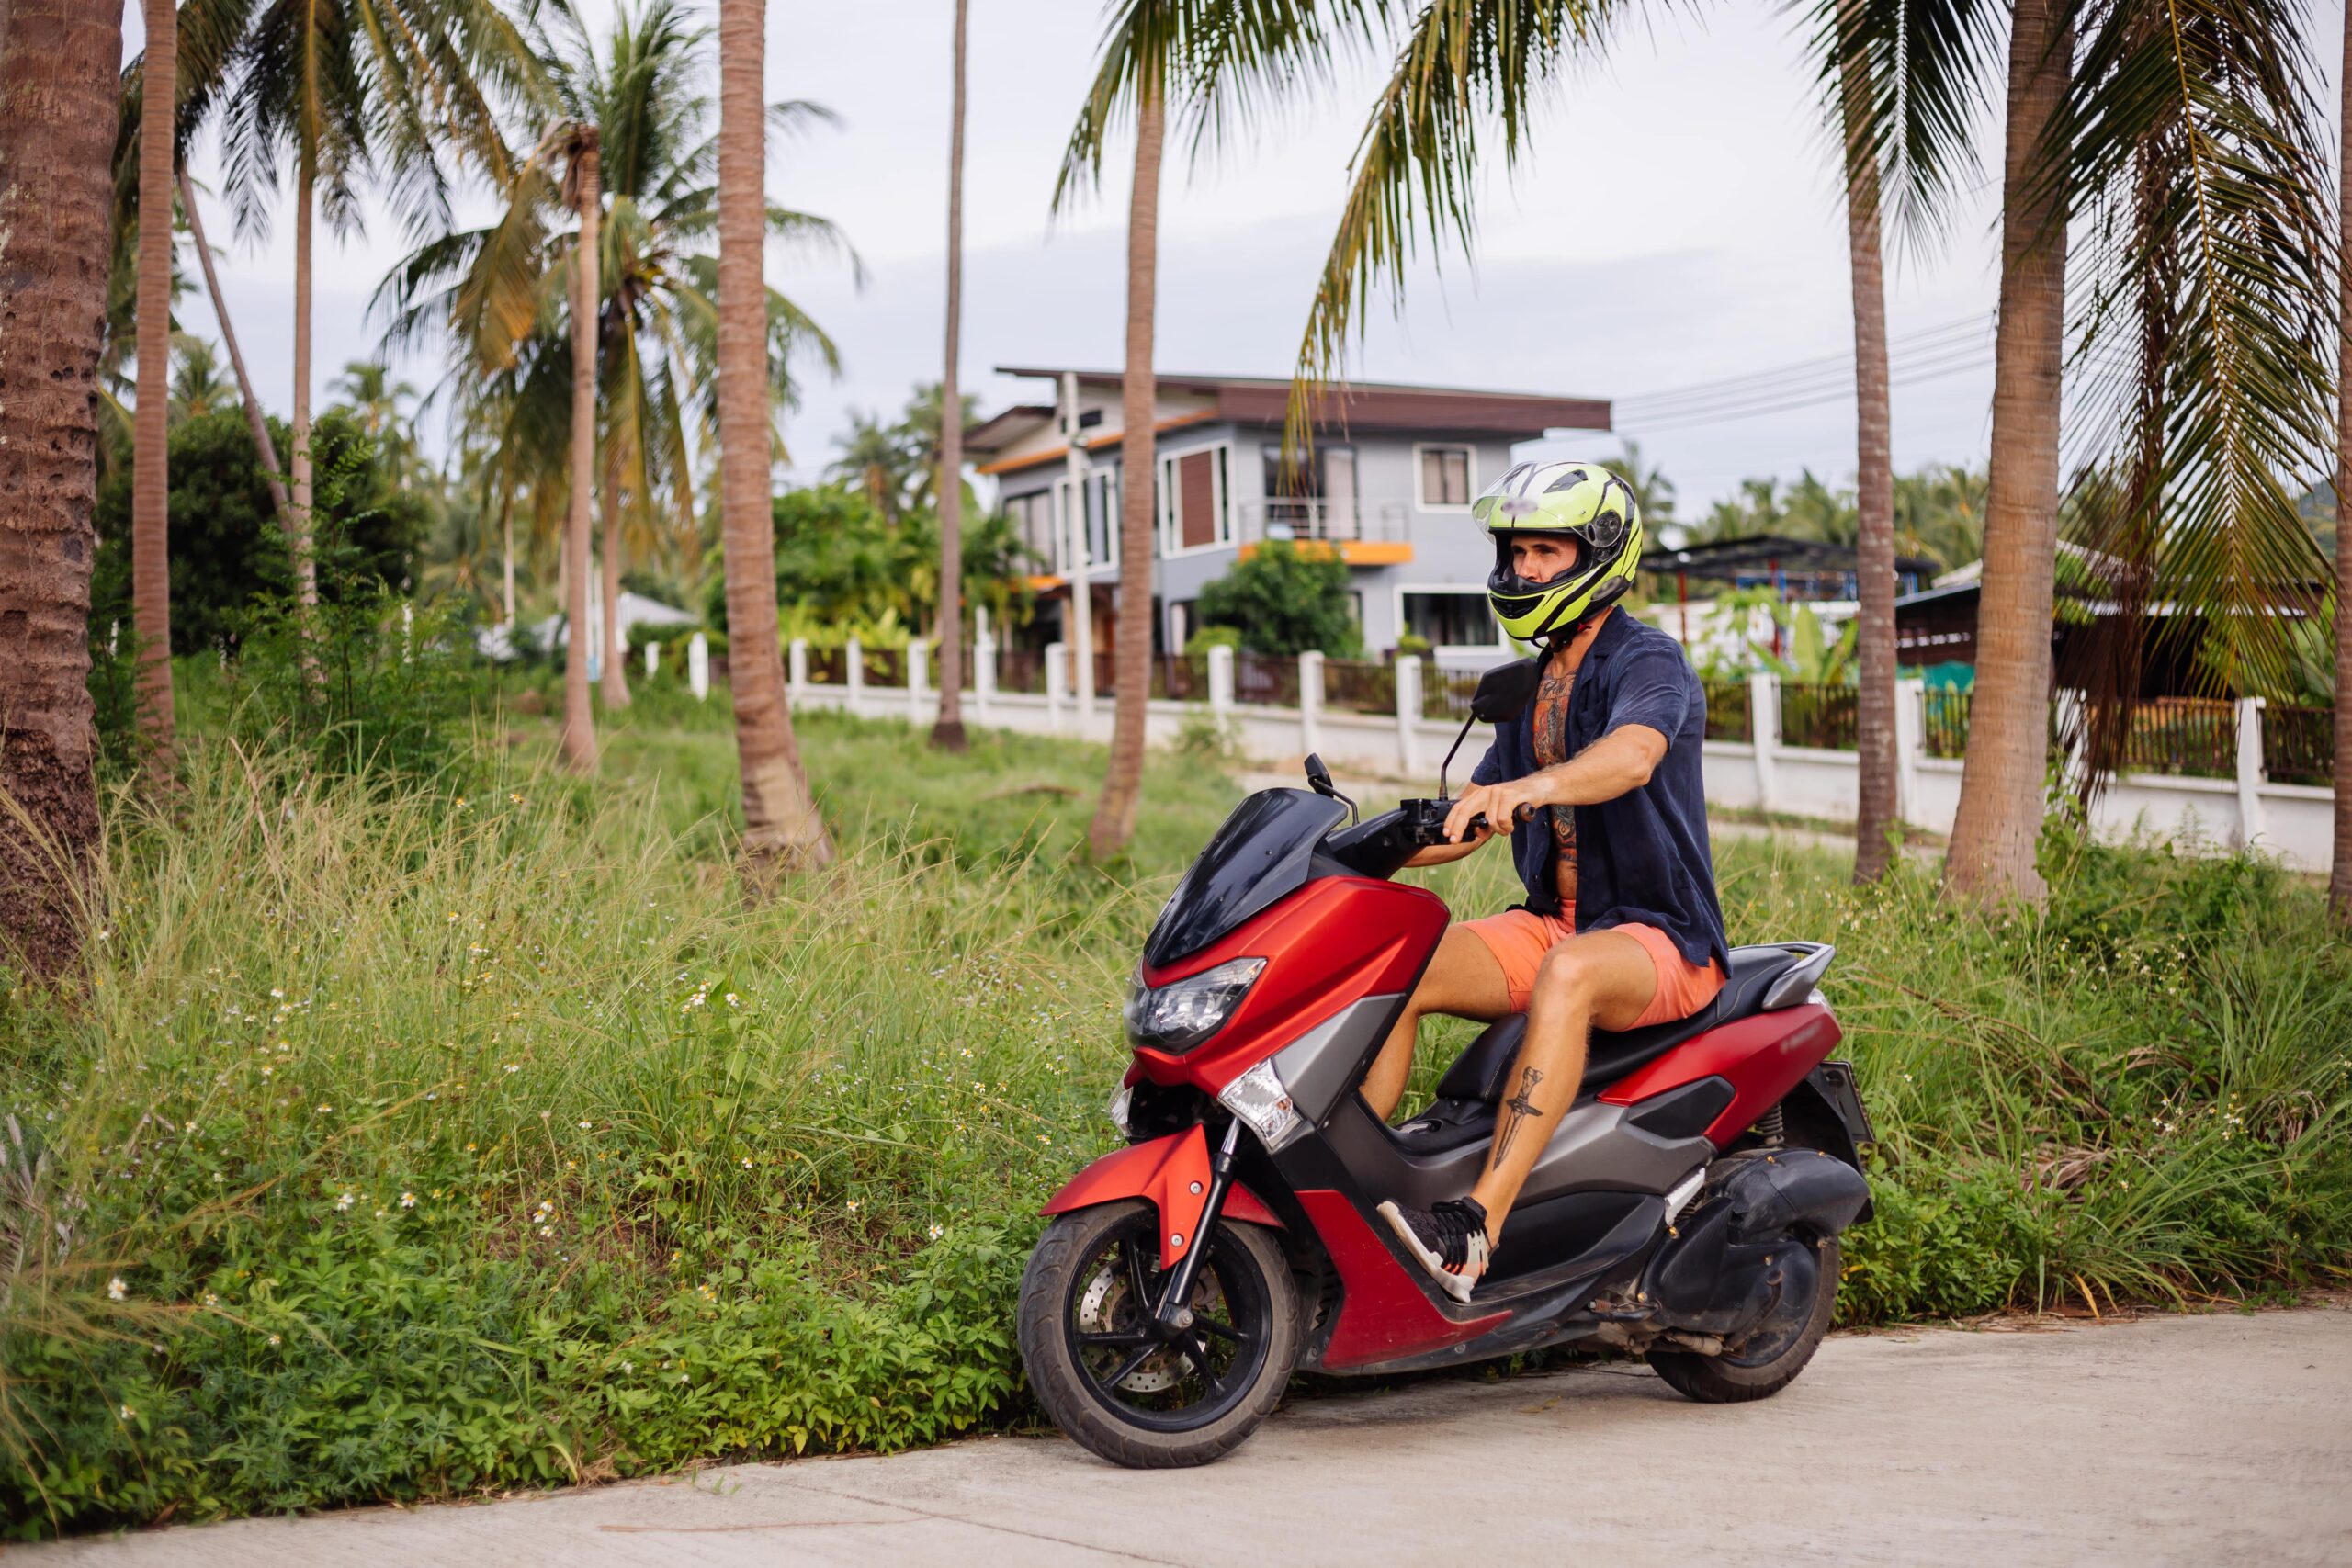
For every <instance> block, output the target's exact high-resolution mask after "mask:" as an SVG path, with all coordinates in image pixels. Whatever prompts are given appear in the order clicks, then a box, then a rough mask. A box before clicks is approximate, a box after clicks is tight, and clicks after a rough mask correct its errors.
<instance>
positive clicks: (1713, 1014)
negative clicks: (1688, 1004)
mask: <svg viewBox="0 0 2352 1568" xmlns="http://www.w3.org/2000/svg"><path fill="white" fill-rule="evenodd" d="M1829 951H1830V950H1829V949H1827V948H1825V947H1823V946H1821V945H1820V944H1819V943H1817V942H1792V943H1787V944H1781V943H1771V944H1768V945H1762V946H1755V947H1735V948H1733V949H1732V950H1731V968H1730V970H1729V972H1728V973H1727V975H1726V976H1725V977H1724V988H1723V989H1722V990H1720V991H1718V992H1716V993H1715V998H1714V1000H1713V1001H1712V1002H1709V1003H1708V1004H1707V1005H1706V1006H1705V1007H1702V1008H1701V1009H1700V1010H1698V1011H1697V1012H1695V1013H1692V1014H1691V1016H1690V1017H1689V1018H1682V1019H1676V1020H1673V1021H1670V1022H1667V1023H1657V1024H1652V1025H1651V1026H1650V1027H1648V1028H1647V1029H1624V1030H1609V1029H1596V1030H1594V1031H1593V1032H1592V1035H1591V1038H1590V1039H1589V1042H1588V1043H1587V1045H1586V1048H1585V1060H1584V1081H1583V1083H1582V1085H1581V1086H1579V1088H1578V1089H1577V1092H1578V1093H1579V1094H1597V1093H1599V1092H1600V1090H1602V1089H1606V1088H1608V1087H1609V1086H1610V1085H1611V1084H1612V1083H1615V1082H1616V1081H1617V1080H1618V1079H1619V1078H1622V1077H1625V1076H1626V1075H1627V1074H1629V1073H1631V1072H1633V1071H1634V1069H1635V1068H1637V1067H1645V1066H1648V1065H1649V1064H1650V1063H1652V1062H1654V1061H1656V1060H1657V1058H1659V1057H1660V1056H1663V1055H1666V1054H1667V1053H1668V1051H1671V1050H1673V1049H1674V1048H1675V1047H1676V1046H1677V1045H1679V1044H1681V1043H1683V1042H1684V1041H1686V1040H1689V1039H1691V1037H1692V1036H1694V1035H1698V1034H1703V1033H1705V1032H1707V1031H1708V1030H1710V1029H1713V1028H1714V1027H1715V1026H1716V1025H1717V1024H1719V1023H1729V1022H1731V1021H1733V1020H1734V1019H1740V1018H1747V1017H1748V1016H1749V1015H1750V1014H1753V1013H1758V1012H1763V1011H1765V1010H1768V1009H1770V1008H1772V1007H1784V1006H1792V1005H1793V1004H1794V1003H1795V1002H1797V1001H1802V1000H1803V999H1804V995H1805V992H1806V991H1807V990H1809V989H1810V987H1809V986H1807V987H1803V988H1800V989H1798V990H1797V991H1796V994H1795V995H1794V997H1792V998H1789V997H1786V996H1785V995H1784V993H1785V992H1786V991H1787V990H1788V989H1789V987H1778V988H1777V989H1776V987H1775V984H1774V982H1776V981H1779V980H1781V979H1782V978H1783V977H1785V976H1788V975H1790V973H1791V972H1792V971H1793V970H1795V969H1796V968H1797V967H1798V965H1800V964H1804V965H1805V966H1806V967H1808V968H1811V969H1813V970H1814V973H1815V975H1816V976H1817V975H1818V974H1819V972H1820V968H1823V967H1826V966H1827V962H1828V960H1827V953H1829ZM1526 1032H1527V1015H1526V1014H1525V1013H1523V1012H1515V1013H1512V1014H1511V1015H1510V1017H1508V1018H1503V1019H1498V1020H1497V1021H1494V1022H1493V1023H1490V1024H1488V1025H1487V1027H1486V1029H1485V1030H1483V1031H1482V1032H1480V1033H1479V1035H1478V1037H1477V1038H1476V1040H1473V1041H1472V1042H1470V1044H1469V1047H1468V1048H1467V1049H1466V1050H1464V1052H1463V1053H1462V1055H1460V1056H1458V1057H1456V1058H1454V1063H1453V1066H1451V1067H1448V1068H1447V1069H1446V1073H1445V1077H1442V1078H1441V1079H1439V1080H1438V1086H1437V1100H1438V1103H1439V1104H1441V1105H1442V1104H1443V1103H1445V1102H1447V1101H1468V1102H1470V1103H1471V1104H1481V1103H1483V1104H1487V1105H1496V1104H1499V1103H1500V1102H1501V1100H1502V1097H1503V1091H1504V1088H1505V1081H1504V1080H1505V1079H1506V1078H1508V1077H1509V1076H1510V1065H1511V1059H1512V1058H1513V1057H1515V1056H1516V1055H1519V1043H1520V1039H1521V1036H1522V1035H1524V1034H1525V1033H1526ZM1431 1109H1432V1110H1435V1109H1436V1107H1434V1106H1433V1107H1432V1108H1431Z"/></svg>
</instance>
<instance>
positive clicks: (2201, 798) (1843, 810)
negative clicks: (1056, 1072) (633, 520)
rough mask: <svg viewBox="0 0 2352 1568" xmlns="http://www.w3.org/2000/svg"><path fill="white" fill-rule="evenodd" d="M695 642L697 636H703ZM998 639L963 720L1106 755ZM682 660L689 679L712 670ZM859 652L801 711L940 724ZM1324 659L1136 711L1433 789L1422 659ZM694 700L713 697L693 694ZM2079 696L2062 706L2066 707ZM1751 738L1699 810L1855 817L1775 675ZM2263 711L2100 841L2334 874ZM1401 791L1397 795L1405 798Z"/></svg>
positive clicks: (1951, 806) (2316, 804)
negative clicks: (2224, 764)
mask: <svg viewBox="0 0 2352 1568" xmlns="http://www.w3.org/2000/svg"><path fill="white" fill-rule="evenodd" d="M696 640H697V641H699V640H700V639H699V638H697V639H696ZM996 651H997V650H996V646H995V641H994V639H993V638H983V639H981V641H980V642H979V643H978V647H977V649H976V650H975V657H974V659H973V660H972V677H973V686H972V690H971V691H970V692H969V693H967V695H966V699H965V705H964V716H965V720H966V722H967V723H969V724H975V725H980V726H987V727H991V728H1000V729H1010V730H1015V731H1019V732H1022V733H1025V734H1032V735H1060V736H1069V737H1072V738H1075V739H1088V740H1094V741H1101V742H1107V741H1108V740H1109V739H1111V723H1112V710H1113V706H1114V705H1113V703H1112V701H1111V700H1110V699H1109V698H1108V697H1107V696H1105V697H1098V698H1096V700H1095V701H1094V702H1092V703H1091V705H1088V707H1089V709H1090V710H1091V711H1086V712H1081V711H1080V700H1079V698H1078V696H1077V695H1076V694H1074V693H1073V690H1072V685H1073V682H1072V681H1071V679H1070V674H1071V671H1070V664H1071V660H1070V659H1069V649H1067V648H1066V647H1065V646H1064V645H1063V644H1060V643H1055V644H1054V645H1052V646H1051V647H1050V648H1048V649H1046V682H1045V683H1046V689H1045V691H1044V692H1043V693H1028V692H1005V691H1000V690H998V688H997V660H996ZM694 652H695V650H693V649H690V650H689V665H690V667H695V666H701V665H703V664H705V663H706V660H702V659H697V658H695V657H694ZM863 654H864V650H863V649H861V648H860V647H859V646H858V644H857V642H856V641H855V640H854V639H853V640H852V641H851V642H850V644H849V649H848V657H847V658H846V659H845V660H844V661H843V663H844V671H845V675H846V679H844V680H843V681H842V682H838V683H832V682H817V681H811V680H810V679H809V645H808V643H807V642H805V641H803V640H799V639H796V640H795V641H794V642H793V643H792V645H791V649H790V653H789V660H788V671H789V677H790V681H791V693H792V702H793V704H794V705H795V706H797V707H812V708H833V709H842V710H845V711H848V712H851V713H855V714H862V715H865V716H871V717H876V718H880V717H891V718H902V719H905V720H907V721H908V722H910V723H911V724H915V725H918V726H928V725H929V724H930V723H931V722H932V719H933V716H935V715H936V713H937V712H938V705H939V699H938V695H937V694H936V693H935V692H933V690H932V687H931V682H930V668H929V666H930V660H929V654H928V649H924V648H923V647H922V645H921V644H919V643H918V644H913V645H910V648H909V649H908V655H907V662H906V680H905V682H904V683H903V684H902V685H899V686H889V687H869V686H868V685H867V684H866V681H865V659H864V657H863ZM1323 663H1324V660H1323V656H1322V655H1321V654H1319V653H1305V654H1301V655H1299V660H1298V666H1299V667H1298V690H1299V705H1298V706H1296V707H1271V706H1261V705H1254V704H1251V705H1244V704H1240V703H1237V702H1236V701H1235V700H1234V659H1233V650H1232V649H1229V648H1213V649H1209V654H1208V696H1207V701H1206V702H1205V703H1202V702H1178V701H1171V700H1169V699H1165V698H1157V697H1156V698H1153V699H1151V700H1150V701H1149V702H1148V704H1147V705H1146V708H1145V712H1146V718H1145V726H1144V728H1145V735H1146V738H1147V739H1148V740H1150V741H1153V742H1161V743H1164V742H1167V741H1170V740H1173V739H1176V737H1177V734H1178V732H1179V731H1180V730H1181V729H1182V727H1183V726H1184V724H1185V723H1186V722H1187V720H1190V721H1192V722H1193V723H1196V724H1197V723H1198V722H1200V721H1201V720H1202V719H1203V718H1204V717H1205V718H1206V719H1207V720H1208V721H1209V722H1211V723H1213V724H1215V725H1216V727H1217V728H1219V729H1220V730H1221V731H1223V732H1224V733H1225V734H1226V735H1227V738H1228V739H1230V740H1231V742H1232V743H1233V745H1234V746H1235V747H1236V748H1237V749H1238V750H1239V751H1240V753H1241V754H1242V755H1243V756H1245V757H1247V758H1249V759H1250V760H1251V761H1256V762H1261V763H1264V764H1267V765H1271V766H1283V765H1290V764H1295V762H1297V761H1299V759H1301V758H1302V757H1304V756H1305V754H1306V753H1307V752H1309V751H1315V752H1318V753H1320V754H1321V756H1322V758H1323V760H1324V761H1326V762H1328V763H1329V764H1330V765H1331V767H1332V768H1333V769H1334V770H1335V771H1338V772H1341V773H1347V772H1354V773H1372V774H1375V775H1379V776H1383V777H1388V778H1394V779H1397V780H1399V781H1403V783H1404V784H1406V785H1408V786H1409V787H1410V788H1411V789H1412V790H1415V791H1419V792H1424V793H1426V792H1430V791H1433V790H1434V788H1435V784H1436V768H1437V764H1438V761H1439V760H1440V759H1441V758H1442V757H1443V756H1444V755H1445V751H1446V748H1447V747H1449V746H1451V745H1452V744H1453V737H1454V733H1455V731H1456V730H1458V729H1459V728H1461V726H1460V722H1459V721H1458V720H1444V719H1432V718H1429V717H1426V716H1423V714H1422V712H1421V689H1422V678H1421V660H1419V659H1418V658H1416V657H1413V656H1411V655H1409V654H1408V655H1404V656H1400V657H1399V658H1398V659H1397V661H1396V673H1397V705H1396V711H1395V712H1394V713H1393V714H1368V713H1355V712H1350V711H1346V710H1343V709H1338V708H1333V707H1330V706H1329V705H1327V704H1326V703H1325V701H1324V699H1323V691H1324V670H1323ZM695 683H696V686H697V692H698V694H699V693H700V691H701V690H705V689H707V683H706V682H703V681H697V682H695ZM2072 695H2073V694H2071V693H2065V694H2061V700H2062V701H2064V700H2066V699H2067V698H2070V697H2071V696H2072ZM1747 700H1748V715H1749V728H1748V733H1749V734H1750V736H1752V737H1753V739H1748V740H1709V741H1707V742H1706V750H1705V757H1706V763H1705V770H1704V771H1705V776H1706V786H1707V798H1708V800H1709V801H1711V802H1713V803H1715V804H1717V805H1722V806H1729V807H1750V808H1754V809H1758V810H1763V811H1770V812H1785V813H1788V814H1789V815H1792V816H1798V817H1813V818H1826V819H1828V820H1831V821H1839V822H1850V821H1852V820H1853V819H1854V818H1855V815H1856V810H1857V801H1858V799H1859V796H1860V776H1859V761H1858V759H1857V756H1856V754H1855V753H1854V752H1852V751H1839V750H1819V749H1816V748H1813V747H1804V746H1792V745H1789V744H1787V743H1786V742H1785V741H1784V740H1783V739H1782V738H1781V737H1782V728H1781V682H1780V678H1779V677H1778V676H1775V675H1770V674H1758V675H1753V676H1750V677H1749V678H1748V685H1747ZM1926 702H1927V694H1926V692H1925V690H1924V688H1923V687H1922V685H1921V683H1920V682H1917V681H1905V682H1903V683H1902V684H1901V686H1900V688H1899V691H1898V697H1897V701H1896V704H1895V727H1894V734H1895V778H1896V800H1897V803H1898V810H1899V812H1900V814H1901V815H1902V818H1903V819H1904V820H1905V821H1906V822H1909V823H1912V824H1915V825H1917V826H1918V827H1921V828H1925V829H1929V830H1931V831H1934V832H1939V833H1948V832H1950V831H1951V825H1952V818H1953V816H1954V814H1955V813H1956V812H1957V811H1958V809H1959V806H1960V775H1961V769H1962V764H1961V762H1960V761H1958V760H1957V759H1953V758H1944V757H1934V756H1930V755H1928V750H1927V745H1926V734H1927V720H1926ZM2262 710H2263V703H2262V700H2261V699H2260V698H2258V697H2256V698H2247V699H2245V700H2243V701H2241V702H2239V703H2238V704H2237V708H2236V712H2237V724H2236V760H2237V768H2236V776H2235V777H2234V778H2227V779H2220V778H2196V777H2190V776H2187V775H2182V774H2175V773H2124V774H2121V775H2120V776H2119V777H2117V778H2116V779H2114V780H2113V781H2111V782H2110V783H2109V785H2108V787H2107V789H2106V791H2105V792H2104V793H2103V794H2102V795H2100V797H2099V801H2098V808H2097V810H2096V812H2095V814H2094V818H2093V823H2092V826H2093V828H2094V829H2095V830H2096V831H2098V833H2099V834H2100V835H2102V836H2103V837H2109V838H2122V837H2126V836H2129V835H2131V834H2133V833H2146V834H2148V835H2151V836H2153V837H2155V838H2159V839H2164V840H2170V841H2172V842H2175V843H2178V844H2181V845H2184V846H2186V847H2192V848H2206V849H2224V850H2226V849H2237V848H2242V847H2249V846H2250V847H2252V848H2254V849H2256V850H2259V851H2261V852H2265V853H2267V854H2272V855H2276V856H2277V857H2278V859H2279V860H2280V861H2281V862H2282V863H2285V864H2286V865H2288V866H2290V867H2292V868H2294V869H2297V870H2301V871H2312V872H2322V871H2325V870H2326V869H2327V868H2328V864H2329V859H2328V857H2329V852H2330V849H2331V847H2332V845H2333V842H2334V828H2335V823H2334V801H2335V792H2334V791H2333V790H2331V789H2329V788H2326V787H2324V786H2319V785H2311V784H2274V783H2272V782H2270V780H2269V779H2268V778H2267V776H2266V775H2265V773H2264V771H2263V747H2262ZM1486 749H1487V740H1486V738H1485V737H1484V736H1483V735H1482V734H1480V733H1479V732H1478V730H1477V729H1476V728H1473V730H1472V732H1471V734H1470V736H1469V738H1468V739H1466V740H1464V742H1463V746H1462V751H1461V754H1460V755H1459V756H1457V757H1456V758H1455V759H1454V761H1453V769H1452V771H1451V773H1450V774H1449V779H1450V781H1451V783H1452V784H1453V787H1454V788H1456V789H1459V788H1460V787H1461V785H1462V784H1463V782H1464V781H1465V780H1466V779H1468V777H1469V776H1470V770H1471V768H1472V767H1473V766H1474V765H1475V764H1476V761H1477V760H1478V759H1479V757H1481V756H1482V755H1484V754H1485V752H1486ZM1400 793H1402V790H1401V789H1400Z"/></svg>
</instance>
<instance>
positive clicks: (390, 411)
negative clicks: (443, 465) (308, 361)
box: [327, 358, 420, 484]
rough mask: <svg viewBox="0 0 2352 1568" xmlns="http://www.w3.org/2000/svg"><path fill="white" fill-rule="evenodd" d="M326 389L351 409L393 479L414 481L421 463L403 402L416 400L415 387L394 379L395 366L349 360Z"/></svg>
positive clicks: (374, 360) (414, 428)
mask: <svg viewBox="0 0 2352 1568" xmlns="http://www.w3.org/2000/svg"><path fill="white" fill-rule="evenodd" d="M327 391H328V392H329V393H330V394H331V395H333V396H334V397H335V398H336V399H338V400H341V402H342V404H343V406H344V407H345V408H347V409H349V410H350V411H351V414H352V417H353V418H354V419H356V421H358V423H359V428H360V429H362V430H364V431H366V432H367V433H368V439H369V440H370V441H372V442H374V443H375V444H376V450H377V451H378V452H379V453H381V454H382V455H383V459H384V466H385V468H386V470H387V471H388V472H389V473H390V475H391V476H392V479H393V481H394V482H395V483H399V484H407V483H410V482H412V481H413V479H415V478H416V473H417V469H418V468H419V466H420V465H419V460H418V457H417V451H416V426H415V424H414V423H413V421H412V420H411V419H410V418H409V413H408V411H407V410H406V409H404V408H403V407H401V405H402V404H403V403H407V402H411V401H413V400H415V397H416V389H415V388H414V387H412V386H410V385H409V384H408V383H407V382H406V381H399V380H395V379H393V378H392V367H390V365H389V364H387V363H386V362H385V361H384V360H382V359H380V358H379V359H353V360H348V361H346V362H345V365H344V367H343V374H342V375H340V376H338V377H336V378H334V381H333V382H332V383H331V384H329V386H328V388H327Z"/></svg>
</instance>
